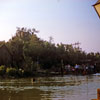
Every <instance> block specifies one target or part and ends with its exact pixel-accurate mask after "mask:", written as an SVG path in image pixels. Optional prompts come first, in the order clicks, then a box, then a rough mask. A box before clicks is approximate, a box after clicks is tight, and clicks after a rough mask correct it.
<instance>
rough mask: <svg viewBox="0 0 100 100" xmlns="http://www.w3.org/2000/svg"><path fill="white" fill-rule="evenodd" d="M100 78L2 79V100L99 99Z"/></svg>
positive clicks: (0, 86) (70, 76)
mask: <svg viewBox="0 0 100 100" xmlns="http://www.w3.org/2000/svg"><path fill="white" fill-rule="evenodd" d="M97 88H100V76H94V75H92V76H72V75H68V76H64V77H39V78H37V79H36V81H35V82H34V83H32V82H31V78H27V79H11V80H8V79H6V80H5V79H0V100H91V99H95V98H97V96H96V92H97Z"/></svg>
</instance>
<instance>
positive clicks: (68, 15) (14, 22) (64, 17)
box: [0, 0, 100, 52]
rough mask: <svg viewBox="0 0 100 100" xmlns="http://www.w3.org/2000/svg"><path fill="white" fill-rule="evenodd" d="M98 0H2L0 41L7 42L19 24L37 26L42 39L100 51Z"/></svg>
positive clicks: (88, 50)
mask: <svg viewBox="0 0 100 100" xmlns="http://www.w3.org/2000/svg"><path fill="white" fill-rule="evenodd" d="M96 1H97V0H0V41H2V40H5V41H8V40H9V39H10V38H11V37H12V36H14V34H15V33H16V27H27V28H36V29H37V30H39V33H37V36H38V37H40V38H41V39H43V40H49V37H50V36H52V37H53V42H54V43H64V44H74V43H76V42H80V43H81V44H80V47H81V48H82V50H83V51H86V52H100V46H99V44H100V39H99V38H100V33H99V31H100V19H99V17H98V15H97V14H96V12H95V10H94V8H93V6H92V5H93V4H94V3H96Z"/></svg>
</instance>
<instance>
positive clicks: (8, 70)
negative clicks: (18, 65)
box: [6, 68, 17, 76]
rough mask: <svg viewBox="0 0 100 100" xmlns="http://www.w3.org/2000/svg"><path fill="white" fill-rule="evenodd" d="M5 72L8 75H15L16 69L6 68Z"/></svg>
mask: <svg viewBox="0 0 100 100" xmlns="http://www.w3.org/2000/svg"><path fill="white" fill-rule="evenodd" d="M6 73H7V75H8V76H16V75H17V69H15V68H7V69H6Z"/></svg>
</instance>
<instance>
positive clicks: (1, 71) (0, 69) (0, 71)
mask: <svg viewBox="0 0 100 100" xmlns="http://www.w3.org/2000/svg"><path fill="white" fill-rule="evenodd" d="M5 72H6V70H5V66H4V65H2V66H0V75H1V76H3V75H4V74H5Z"/></svg>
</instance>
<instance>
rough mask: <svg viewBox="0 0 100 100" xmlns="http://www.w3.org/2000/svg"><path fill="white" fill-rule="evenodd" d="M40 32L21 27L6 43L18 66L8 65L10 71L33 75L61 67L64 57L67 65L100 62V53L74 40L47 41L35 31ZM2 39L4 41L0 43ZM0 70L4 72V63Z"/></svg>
mask: <svg viewBox="0 0 100 100" xmlns="http://www.w3.org/2000/svg"><path fill="white" fill-rule="evenodd" d="M37 32H38V31H36V30H35V29H26V28H17V31H16V34H15V36H13V37H12V38H11V39H10V40H9V41H8V42H7V43H5V44H6V46H7V48H8V50H9V51H10V52H11V57H12V59H11V61H12V62H9V63H10V65H11V66H13V67H14V68H7V69H6V73H7V74H8V75H10V76H13V75H15V74H19V76H23V74H24V75H25V73H26V74H27V75H28V74H30V75H31V74H33V73H34V72H37V71H38V70H44V69H45V70H48V69H52V68H54V69H55V70H58V69H60V67H61V64H62V63H61V61H63V65H67V64H70V65H75V64H86V63H92V64H95V63H97V64H98V66H99V64H100V53H93V52H92V53H86V52H84V51H82V49H81V48H79V46H73V44H70V45H69V44H63V43H61V44H57V45H55V44H54V43H52V39H53V38H52V37H50V41H44V40H42V39H40V38H38V37H37V35H36V34H35V33H37ZM2 43H4V42H1V43H0V44H2ZM0 53H1V52H0ZM88 61H91V62H88ZM5 65H6V64H5ZM16 69H19V70H18V71H17V70H16ZM99 69H100V68H99ZM0 70H1V71H0V73H3V70H4V69H3V68H2V67H0Z"/></svg>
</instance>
